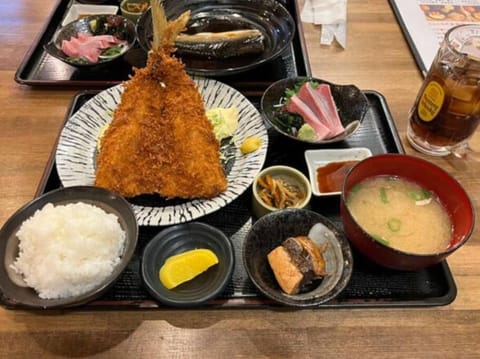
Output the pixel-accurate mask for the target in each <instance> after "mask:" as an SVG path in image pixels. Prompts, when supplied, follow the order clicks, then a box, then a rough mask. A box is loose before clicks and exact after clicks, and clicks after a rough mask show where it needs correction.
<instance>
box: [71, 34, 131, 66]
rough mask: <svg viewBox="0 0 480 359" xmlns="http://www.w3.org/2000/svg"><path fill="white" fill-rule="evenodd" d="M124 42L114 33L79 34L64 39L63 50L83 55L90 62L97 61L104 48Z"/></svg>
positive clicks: (79, 55)
mask: <svg viewBox="0 0 480 359" xmlns="http://www.w3.org/2000/svg"><path fill="white" fill-rule="evenodd" d="M121 43H124V41H122V40H120V39H118V38H116V37H115V36H112V35H97V36H90V35H85V34H79V35H78V37H71V38H70V40H63V41H62V51H63V52H64V53H65V54H66V55H67V56H70V57H82V58H85V59H86V60H88V61H89V62H92V63H96V62H98V58H99V56H100V54H101V53H102V52H103V50H105V49H108V48H109V47H112V46H115V45H118V44H121Z"/></svg>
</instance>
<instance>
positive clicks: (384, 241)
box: [370, 234, 390, 246]
mask: <svg viewBox="0 0 480 359" xmlns="http://www.w3.org/2000/svg"><path fill="white" fill-rule="evenodd" d="M370 236H371V237H372V238H373V239H375V240H376V241H377V242H380V243H382V244H384V245H386V246H390V242H389V241H387V240H386V239H385V238H384V237H382V236H379V235H378V234H370Z"/></svg>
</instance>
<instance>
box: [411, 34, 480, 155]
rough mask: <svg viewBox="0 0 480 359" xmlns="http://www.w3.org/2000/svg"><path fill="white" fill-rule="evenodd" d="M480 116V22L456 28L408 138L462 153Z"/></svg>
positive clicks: (423, 148)
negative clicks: (479, 23)
mask: <svg viewBox="0 0 480 359" xmlns="http://www.w3.org/2000/svg"><path fill="white" fill-rule="evenodd" d="M479 122H480V25H460V26H456V27H453V28H451V29H450V30H449V31H448V32H447V33H446V34H445V38H444V40H443V42H442V44H441V46H440V49H439V50H438V53H437V55H436V57H435V59H434V61H433V63H432V65H431V67H430V70H429V72H428V74H427V77H426V78H425V81H424V82H423V85H422V87H421V88H420V91H419V93H418V95H417V99H416V100H415V103H414V105H413V107H412V109H411V111H410V115H409V121H408V128H407V139H408V141H409V142H410V144H411V145H412V147H413V148H415V149H416V150H418V151H420V152H422V153H426V154H429V155H433V156H446V155H448V154H451V153H453V154H456V152H461V151H462V149H465V148H467V147H468V139H469V138H470V137H471V136H472V135H473V133H474V132H475V130H476V128H477V127H478V124H479Z"/></svg>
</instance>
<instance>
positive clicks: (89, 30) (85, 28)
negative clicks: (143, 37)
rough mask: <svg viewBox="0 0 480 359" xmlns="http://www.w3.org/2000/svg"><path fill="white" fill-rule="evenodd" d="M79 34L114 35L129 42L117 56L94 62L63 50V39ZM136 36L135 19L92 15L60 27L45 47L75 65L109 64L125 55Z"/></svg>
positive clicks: (60, 58)
mask: <svg viewBox="0 0 480 359" xmlns="http://www.w3.org/2000/svg"><path fill="white" fill-rule="evenodd" d="M93 24H95V25H93ZM79 34H85V35H90V36H95V35H113V36H116V37H117V38H119V39H120V40H125V41H126V42H127V44H126V45H125V47H124V49H123V51H122V52H121V53H119V54H117V55H115V56H109V57H100V58H99V60H98V62H95V63H93V62H89V61H88V60H86V59H83V58H82V59H79V58H71V57H69V56H67V55H66V54H65V53H64V52H63V51H62V41H63V40H70V39H71V38H72V37H78V35H79ZM136 38H137V34H136V30H135V24H134V23H133V21H131V20H129V19H127V18H125V17H123V16H120V15H91V16H86V17H84V18H81V19H79V20H76V21H72V22H71V23H68V24H67V25H65V26H63V27H62V28H60V29H59V30H58V31H57V32H56V33H55V34H54V35H53V38H52V40H51V41H50V42H49V43H47V44H46V45H45V46H44V48H45V51H47V53H48V54H49V55H51V56H53V57H55V58H57V59H59V60H61V61H63V62H65V63H67V64H69V65H72V66H75V67H93V66H99V65H103V64H107V63H109V62H112V61H114V60H116V59H118V58H120V57H122V56H123V55H125V53H127V51H129V50H130V49H131V48H132V47H133V45H134V44H135V41H136Z"/></svg>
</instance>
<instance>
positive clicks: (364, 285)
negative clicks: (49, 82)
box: [5, 91, 456, 308]
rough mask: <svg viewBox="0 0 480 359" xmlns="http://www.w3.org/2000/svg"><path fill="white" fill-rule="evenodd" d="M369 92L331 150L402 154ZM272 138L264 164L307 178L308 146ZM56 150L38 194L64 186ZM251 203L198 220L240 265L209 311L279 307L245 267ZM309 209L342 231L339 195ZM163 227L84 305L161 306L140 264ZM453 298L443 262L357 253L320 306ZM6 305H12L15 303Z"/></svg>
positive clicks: (246, 199)
mask: <svg viewBox="0 0 480 359" xmlns="http://www.w3.org/2000/svg"><path fill="white" fill-rule="evenodd" d="M94 94H95V92H84V93H81V94H79V95H77V96H76V97H75V98H74V100H73V103H72V106H71V109H70V111H69V113H68V114H67V118H68V117H69V116H71V114H73V113H74V112H75V111H76V110H77V109H78V108H79V107H80V106H81V105H82V104H84V103H85V102H86V101H87V100H88V99H90V98H91V97H92V96H94ZM365 94H366V95H367V98H368V100H369V102H370V105H371V107H370V110H369V112H368V113H367V116H366V119H365V121H364V123H363V124H362V126H361V127H360V129H359V130H358V131H357V132H356V133H355V134H354V135H353V136H352V137H351V138H350V139H348V140H347V141H344V142H342V143H340V144H337V145H335V146H329V147H328V148H346V147H355V146H363V147H368V148H370V150H371V151H372V152H373V154H380V153H386V152H390V153H402V152H403V148H402V145H401V142H400V139H399V137H398V134H397V131H396V129H395V126H394V124H393V121H392V119H391V116H390V113H389V110H388V108H387V105H386V102H385V100H384V98H383V96H382V95H381V94H379V93H377V92H375V91H365ZM247 97H248V98H249V99H250V100H251V101H252V102H253V103H254V104H255V105H256V106H258V102H259V99H260V98H259V96H258V95H250V96H247ZM269 138H270V142H269V148H268V153H267V159H266V164H265V166H269V165H274V164H286V165H290V166H294V167H296V168H298V169H299V170H301V171H302V172H304V173H305V174H307V167H306V163H305V160H304V151H305V150H306V149H307V147H305V146H303V145H300V144H299V143H297V142H294V141H292V142H291V143H287V142H286V141H287V139H285V137H283V136H282V137H280V136H279V135H278V134H277V133H275V132H273V131H272V129H269ZM310 148H311V147H310ZM54 152H55V149H54V151H53V152H52V156H51V160H50V161H49V164H48V166H47V168H46V170H45V175H44V177H43V179H42V181H41V183H40V186H39V189H38V193H37V195H40V194H42V193H45V192H48V191H50V190H53V189H55V188H58V187H60V186H61V183H60V180H59V178H58V175H57V172H56V170H55V162H54ZM250 202H251V191H250V189H249V190H247V191H246V192H245V193H244V194H243V195H241V196H240V197H239V198H237V199H236V200H235V201H233V202H232V203H230V204H229V205H227V206H226V207H224V208H222V209H221V210H219V211H217V212H215V213H212V214H210V215H207V216H205V217H202V218H199V219H198V220H197V221H198V222H203V223H208V224H210V225H213V226H215V227H217V228H219V229H221V230H222V231H223V232H224V233H225V234H226V235H227V236H228V237H230V238H231V240H232V242H233V244H234V247H235V259H236V265H235V270H234V274H233V278H232V280H231V282H230V284H229V286H228V287H227V289H226V291H225V292H224V293H223V294H222V295H221V296H220V297H219V298H217V299H216V300H213V301H211V302H209V303H207V304H206V307H207V308H264V307H273V306H275V305H276V304H275V303H273V302H271V301H270V300H268V299H266V298H264V297H263V296H261V295H260V294H259V292H257V290H256V289H255V288H254V287H253V284H252V283H251V282H250V280H249V278H248V276H247V274H246V271H245V269H244V267H243V261H242V245H243V240H244V238H245V236H246V234H247V232H248V230H249V229H250V228H251V225H252V221H253V220H252V216H251V213H250ZM311 209H312V210H314V211H316V212H318V213H320V214H322V215H324V216H326V217H328V218H329V219H330V220H332V221H333V222H334V223H335V224H336V225H337V226H338V227H339V228H342V223H341V220H340V217H339V198H338V196H337V197H331V198H325V197H322V198H313V199H312V201H311ZM164 228H165V227H140V237H139V241H138V247H137V251H136V253H135V255H134V256H133V259H132V261H131V263H130V264H129V266H128V268H127V269H126V270H125V272H124V273H123V274H122V275H121V277H120V278H119V280H118V282H117V283H116V284H115V286H114V287H113V288H112V289H111V290H110V291H109V292H108V293H106V294H105V295H104V296H103V297H102V298H100V299H98V300H95V301H93V302H91V303H89V304H87V305H86V307H90V308H91V307H96V308H119V307H123V308H155V307H160V306H161V305H160V304H159V303H157V302H155V301H154V300H153V299H152V298H151V297H150V295H149V294H148V293H147V291H146V290H145V288H144V287H143V284H142V281H141V277H140V261H141V253H142V250H143V248H144V246H145V245H146V243H147V242H148V241H149V240H150V239H151V238H152V237H153V236H155V235H156V234H157V233H158V232H159V231H161V230H162V229H164ZM455 296H456V286H455V283H454V280H453V277H452V275H451V272H450V270H449V268H448V265H447V263H446V262H445V261H444V262H442V263H440V264H437V265H435V266H433V267H430V268H427V269H424V270H419V271H414V272H404V271H396V270H389V269H385V268H382V267H379V266H377V265H375V264H374V263H372V262H370V261H369V260H368V259H366V258H364V257H362V256H361V255H360V254H359V253H357V252H355V251H354V269H353V275H352V278H351V280H350V282H349V284H348V286H347V287H346V289H345V290H344V291H343V292H342V293H341V294H340V296H338V297H337V298H336V299H335V300H333V301H331V302H329V303H325V304H323V305H321V307H359V306H364V307H380V306H385V307H387V306H436V305H445V304H448V303H450V302H452V301H453V300H454V299H455ZM5 304H6V305H7V306H8V305H9V304H11V303H5ZM13 306H14V305H13Z"/></svg>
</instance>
